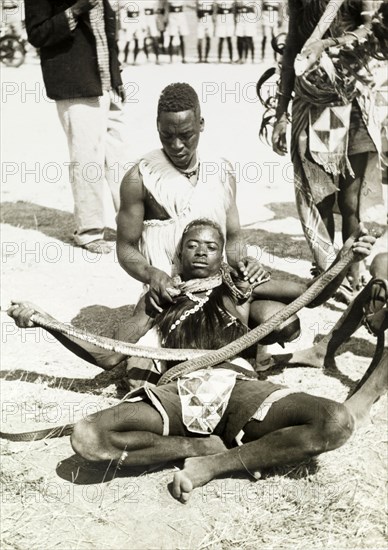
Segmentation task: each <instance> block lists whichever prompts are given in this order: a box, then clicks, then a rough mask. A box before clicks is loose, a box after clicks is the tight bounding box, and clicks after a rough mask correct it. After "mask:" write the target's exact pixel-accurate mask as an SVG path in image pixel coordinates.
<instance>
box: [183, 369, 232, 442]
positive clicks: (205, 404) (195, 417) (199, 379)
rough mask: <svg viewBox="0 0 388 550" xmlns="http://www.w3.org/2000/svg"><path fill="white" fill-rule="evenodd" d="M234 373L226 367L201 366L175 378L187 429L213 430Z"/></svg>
mask: <svg viewBox="0 0 388 550" xmlns="http://www.w3.org/2000/svg"><path fill="white" fill-rule="evenodd" d="M237 376H239V375H238V373H237V372H234V371H231V370H228V369H201V370H198V371H195V372H192V373H189V374H187V375H185V376H184V377H182V378H180V379H178V392H179V397H180V400H181V405H182V417H183V422H184V424H185V426H186V428H187V429H188V430H189V431H190V432H195V433H198V434H205V435H207V434H211V433H213V431H214V429H215V428H216V426H217V424H218V423H219V421H220V420H221V418H222V415H223V414H224V412H225V409H226V407H227V406H228V403H229V399H230V396H231V394H232V391H233V388H234V385H235V382H236V378H237ZM239 377H240V376H239Z"/></svg>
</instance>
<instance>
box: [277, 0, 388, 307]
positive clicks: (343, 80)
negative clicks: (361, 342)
mask: <svg viewBox="0 0 388 550" xmlns="http://www.w3.org/2000/svg"><path fill="white" fill-rule="evenodd" d="M378 4H379V2H377V3H376V2H374V1H373V0H372V1H370V0H362V1H361V2H358V3H354V2H353V1H352V0H346V1H345V2H343V3H342V4H341V5H340V6H339V9H338V12H337V13H336V14H335V17H333V15H332V14H331V13H329V10H328V9H326V10H324V6H323V5H322V3H321V2H320V1H319V0H314V1H312V2H309V3H305V2H304V1H303V0H293V2H290V4H289V16H290V18H289V32H288V36H287V41H286V45H285V49H284V53H283V58H282V69H281V80H280V86H279V91H278V104H277V111H276V118H277V120H276V123H275V126H274V132H273V137H272V144H273V149H274V151H275V152H277V153H279V154H280V155H285V154H286V152H287V142H286V129H287V122H288V118H287V109H288V104H289V102H290V100H291V99H292V126H291V157H292V162H293V166H294V183H295V195H296V206H297V209H298V213H299V217H300V220H301V223H302V227H303V231H304V234H305V237H306V240H307V242H308V244H309V247H310V249H311V252H312V254H313V257H314V263H315V266H313V268H314V272H315V273H316V272H318V273H319V272H322V271H324V270H325V269H327V267H328V266H329V264H330V261H331V259H332V258H333V256H335V253H336V250H335V246H334V237H335V225H334V213H333V209H334V205H335V201H336V196H337V198H338V207H339V210H340V213H341V216H342V238H343V242H345V241H346V240H347V239H348V238H349V236H350V235H351V234H352V233H354V231H355V230H356V229H357V227H358V224H359V222H360V221H367V220H374V221H376V222H380V223H382V224H384V223H385V222H386V212H385V211H384V208H383V199H382V185H381V170H380V153H381V149H382V148H381V128H380V127H379V120H378V117H377V113H376V109H375V108H374V105H375V89H374V88H375V82H374V80H375V78H376V77H375V76H373V74H372V73H371V72H370V71H369V64H370V61H371V59H372V58H373V57H374V58H377V59H387V58H388V40H387V36H388V34H387V29H388V5H387V4H386V3H383V4H381V7H380V9H379V12H376V13H375V10H376V6H378ZM330 7H332V5H331V6H330ZM326 17H327V18H329V19H327V21H328V22H330V27H329V29H328V30H327V32H326V33H325V34H324V35H323V37H322V38H319V39H315V40H312V41H309V42H307V43H306V41H307V40H308V39H309V38H310V36H311V34H312V33H313V32H315V29H316V27H317V25H318V23H319V22H320V20H321V18H322V19H324V18H326ZM300 53H302V55H299V56H298V54H300ZM322 56H323V59H325V57H326V56H327V57H328V58H330V59H331V60H332V66H333V71H334V75H335V80H331V79H329V77H328V74H327V73H326V71H324V70H322V69H321V66H320V64H319V61H320V59H321V57H322ZM303 59H304V60H307V61H308V62H310V61H311V62H312V64H313V67H312V68H311V70H310V71H308V72H307V71H296V69H295V61H297V62H299V63H300V62H301V61H302V62H303ZM326 63H327V59H326ZM299 66H300V65H299ZM326 66H327V65H326ZM333 82H334V84H333ZM293 92H294V97H293V98H292V93H293ZM360 267H361V266H360V265H359V264H357V263H356V264H354V265H353V266H352V267H351V269H350V270H349V274H348V278H347V283H344V284H343V285H342V287H341V288H340V290H339V294H338V296H337V297H338V298H339V299H341V300H342V301H345V302H347V303H349V301H350V300H351V299H352V298H353V293H354V291H355V290H358V288H359V285H360V283H362V275H361V274H360V271H359V270H360Z"/></svg>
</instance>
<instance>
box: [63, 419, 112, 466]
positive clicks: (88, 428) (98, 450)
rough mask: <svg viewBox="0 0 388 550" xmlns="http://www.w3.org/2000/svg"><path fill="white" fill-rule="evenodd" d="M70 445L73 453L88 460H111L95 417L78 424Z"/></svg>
mask: <svg viewBox="0 0 388 550" xmlns="http://www.w3.org/2000/svg"><path fill="white" fill-rule="evenodd" d="M70 443H71V446H72V448H73V451H74V452H75V453H77V454H78V455H80V456H82V458H85V459H86V460H90V461H96V462H101V461H103V460H108V458H109V456H108V454H107V452H106V451H105V449H104V442H103V439H102V433H101V430H100V428H99V426H98V422H97V420H95V419H93V417H88V418H83V419H82V420H80V421H79V422H77V423H76V425H75V426H74V430H73V433H72V434H71V438H70Z"/></svg>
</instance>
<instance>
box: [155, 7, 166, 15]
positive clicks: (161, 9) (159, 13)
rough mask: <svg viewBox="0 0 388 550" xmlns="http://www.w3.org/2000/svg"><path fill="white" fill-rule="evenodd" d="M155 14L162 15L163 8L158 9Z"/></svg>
mask: <svg viewBox="0 0 388 550" xmlns="http://www.w3.org/2000/svg"><path fill="white" fill-rule="evenodd" d="M156 13H157V14H158V15H164V8H158V9H157V10H156Z"/></svg>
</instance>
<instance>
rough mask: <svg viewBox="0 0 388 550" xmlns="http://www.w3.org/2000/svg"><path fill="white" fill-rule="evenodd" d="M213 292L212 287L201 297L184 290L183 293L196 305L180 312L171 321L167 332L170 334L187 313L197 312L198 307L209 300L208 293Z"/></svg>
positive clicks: (187, 315) (200, 307)
mask: <svg viewBox="0 0 388 550" xmlns="http://www.w3.org/2000/svg"><path fill="white" fill-rule="evenodd" d="M212 292H213V289H212V288H211V289H209V290H208V291H207V292H206V294H205V296H204V297H203V298H199V297H198V296H194V294H192V293H191V292H189V291H187V292H185V295H186V296H187V297H188V298H189V300H191V301H192V302H195V303H196V305H195V306H194V307H192V308H191V309H187V310H186V311H184V312H183V313H182V315H181V316H180V317H179V319H177V320H176V321H175V323H173V324H172V325H171V327H170V330H169V331H168V333H169V334H170V333H171V332H172V331H173V330H175V329H176V328H177V326H178V325H180V324H181V323H182V322H183V321H184V320H185V319H187V317H189V315H193V314H194V313H197V311H199V310H200V309H202V308H203V306H204V305H205V304H206V302H208V301H209V297H210V294H211V293H212Z"/></svg>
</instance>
